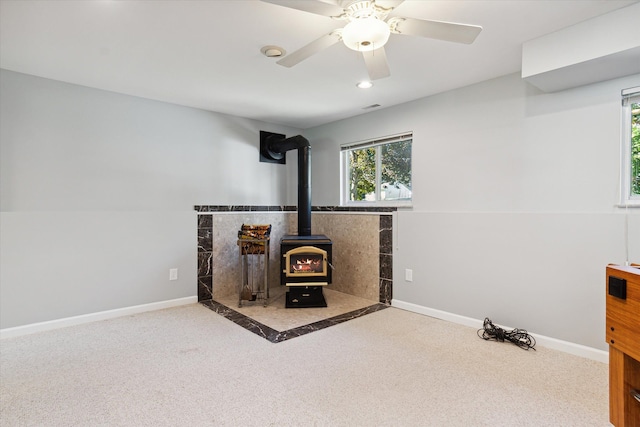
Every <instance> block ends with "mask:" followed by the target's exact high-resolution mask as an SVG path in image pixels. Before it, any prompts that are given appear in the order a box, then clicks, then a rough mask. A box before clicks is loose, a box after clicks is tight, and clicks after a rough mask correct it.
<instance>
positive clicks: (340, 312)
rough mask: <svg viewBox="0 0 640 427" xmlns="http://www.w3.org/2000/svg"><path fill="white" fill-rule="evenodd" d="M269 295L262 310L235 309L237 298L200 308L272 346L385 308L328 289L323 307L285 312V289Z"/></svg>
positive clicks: (255, 305) (257, 305)
mask: <svg viewBox="0 0 640 427" xmlns="http://www.w3.org/2000/svg"><path fill="white" fill-rule="evenodd" d="M269 292H270V295H269V296H270V298H269V301H268V304H267V306H266V307H265V306H264V305H263V304H262V302H261V301H257V302H243V306H242V307H238V297H237V296H226V297H221V298H216V300H206V301H201V304H203V305H205V306H207V307H209V308H210V309H211V310H213V311H214V312H216V313H218V314H220V315H221V316H224V317H226V318H227V319H229V320H231V321H232V322H234V323H236V324H238V325H239V326H242V327H243V328H245V329H247V330H248V331H251V332H253V333H255V334H257V335H259V336H261V337H263V338H265V339H267V340H268V341H270V342H273V343H278V342H282V341H286V340H288V339H291V338H295V337H299V336H301V335H306V334H308V333H311V332H315V331H319V330H321V329H325V328H327V327H329V326H333V325H337V324H339V323H343V322H346V321H348V320H351V319H355V318H358V317H362V316H364V315H367V314H369V313H373V312H376V311H379V310H382V309H384V308H387V305H385V304H382V303H375V302H373V301H370V300H367V299H364V298H359V297H356V296H353V295H349V294H345V293H342V292H338V291H334V290H331V289H324V296H325V299H326V300H327V307H322V308H285V293H286V287H284V286H281V287H277V288H271V289H270V290H269Z"/></svg>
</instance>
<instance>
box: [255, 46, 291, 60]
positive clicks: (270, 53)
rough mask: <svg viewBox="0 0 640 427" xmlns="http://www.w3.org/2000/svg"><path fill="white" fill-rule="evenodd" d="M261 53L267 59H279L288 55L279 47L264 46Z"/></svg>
mask: <svg viewBox="0 0 640 427" xmlns="http://www.w3.org/2000/svg"><path fill="white" fill-rule="evenodd" d="M260 52H262V54H263V55H264V56H266V57H267V58H279V57H281V56H284V55H285V53H287V52H286V51H285V50H284V49H283V48H281V47H279V46H264V47H263V48H262V49H260Z"/></svg>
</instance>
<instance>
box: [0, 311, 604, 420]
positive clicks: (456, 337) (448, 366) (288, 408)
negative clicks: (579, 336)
mask: <svg viewBox="0 0 640 427" xmlns="http://www.w3.org/2000/svg"><path fill="white" fill-rule="evenodd" d="M607 369H608V367H607V365H605V364H602V363H598V362H594V361H591V360H587V359H582V358H579V357H576V356H571V355H568V354H565V353H561V352H557V351H553V350H549V349H545V348H544V347H538V351H535V352H534V351H524V350H522V349H520V348H517V347H516V346H514V345H512V344H508V343H496V342H490V341H483V340H481V339H480V338H478V337H477V336H476V330H475V329H472V328H467V327H464V326H460V325H456V324H451V323H447V322H444V321H440V320H436V319H433V318H429V317H426V316H422V315H418V314H415V313H410V312H406V311H402V310H399V309H395V308H388V309H385V310H381V311H378V312H375V313H371V314H368V315H366V316H362V317H359V318H356V319H354V320H350V321H348V322H344V323H341V324H338V325H335V326H332V327H329V328H326V329H322V330H319V331H316V332H313V333H310V334H307V335H303V336H300V337H297V338H295V339H291V340H287V341H284V342H279V343H277V344H274V343H271V342H269V341H267V340H265V339H263V338H261V337H259V336H257V335H255V334H253V333H251V332H249V331H247V330H246V329H244V328H242V327H240V326H238V325H237V324H235V323H233V322H231V321H229V320H228V319H226V318H224V317H222V316H220V315H218V314H216V313H214V312H212V311H211V310H210V309H209V308H207V307H204V306H202V305H200V304H193V305H188V306H183V307H177V308H172V309H167V310H160V311H156V312H149V313H143V314H139V315H134V316H128V317H123V318H118V319H112V320H107V321H102V322H95V323H91V324H86V325H80V326H74V327H69V328H65V329H59V330H55V331H50V332H44V333H38V334H33V335H29V336H23V337H17V338H10V339H5V340H2V341H0V425H2V426H3V427H8V426H465V427H466V426H581V427H583V426H608V425H609V423H608V404H607Z"/></svg>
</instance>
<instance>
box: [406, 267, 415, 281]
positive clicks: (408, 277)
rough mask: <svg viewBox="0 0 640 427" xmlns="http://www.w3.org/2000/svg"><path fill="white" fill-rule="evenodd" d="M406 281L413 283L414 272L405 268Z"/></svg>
mask: <svg viewBox="0 0 640 427" xmlns="http://www.w3.org/2000/svg"><path fill="white" fill-rule="evenodd" d="M404 280H405V282H413V270H411V269H410V268H405V270H404Z"/></svg>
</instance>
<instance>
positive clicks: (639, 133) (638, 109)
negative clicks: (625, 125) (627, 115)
mask: <svg viewBox="0 0 640 427" xmlns="http://www.w3.org/2000/svg"><path fill="white" fill-rule="evenodd" d="M631 195H632V196H640V103H633V104H631Z"/></svg>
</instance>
